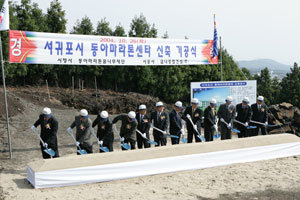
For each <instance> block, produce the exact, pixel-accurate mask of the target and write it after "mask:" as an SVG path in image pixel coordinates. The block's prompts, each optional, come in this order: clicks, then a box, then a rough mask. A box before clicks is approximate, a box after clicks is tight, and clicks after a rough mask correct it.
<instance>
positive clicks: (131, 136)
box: [112, 114, 137, 150]
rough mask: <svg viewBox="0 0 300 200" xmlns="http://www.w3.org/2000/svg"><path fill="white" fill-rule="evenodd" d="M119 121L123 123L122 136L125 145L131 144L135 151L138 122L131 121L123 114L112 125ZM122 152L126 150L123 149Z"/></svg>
mask: <svg viewBox="0 0 300 200" xmlns="http://www.w3.org/2000/svg"><path fill="white" fill-rule="evenodd" d="M119 120H121V121H122V124H121V129H120V136H121V137H124V142H125V143H130V149H131V150H133V149H135V143H136V127H137V121H129V118H128V116H127V115H126V114H122V115H119V116H117V117H115V118H114V120H113V121H112V123H113V124H115V123H117V122H118V121H119ZM122 150H125V149H124V148H123V147H122Z"/></svg>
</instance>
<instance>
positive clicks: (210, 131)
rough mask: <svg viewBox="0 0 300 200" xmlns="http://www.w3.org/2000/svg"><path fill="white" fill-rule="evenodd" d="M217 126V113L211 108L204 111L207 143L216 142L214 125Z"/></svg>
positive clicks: (208, 107)
mask: <svg viewBox="0 0 300 200" xmlns="http://www.w3.org/2000/svg"><path fill="white" fill-rule="evenodd" d="M215 124H216V111H215V110H214V108H212V107H211V106H207V107H206V108H205V110H204V137H205V140H206V141H207V142H209V141H213V140H214V137H213V136H214V125H215Z"/></svg>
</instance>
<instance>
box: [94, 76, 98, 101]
mask: <svg viewBox="0 0 300 200" xmlns="http://www.w3.org/2000/svg"><path fill="white" fill-rule="evenodd" d="M95 89H96V98H97V97H98V94H97V93H98V91H97V77H96V76H95Z"/></svg>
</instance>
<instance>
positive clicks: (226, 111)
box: [218, 96, 235, 140]
mask: <svg viewBox="0 0 300 200" xmlns="http://www.w3.org/2000/svg"><path fill="white" fill-rule="evenodd" d="M232 101H233V99H232V97H231V96H228V97H226V99H225V103H224V104H221V105H220V108H219V110H218V118H219V123H218V124H219V126H220V128H221V140H226V139H231V126H232V124H233V120H234V117H235V107H234V106H233V105H232ZM227 124H228V125H227Z"/></svg>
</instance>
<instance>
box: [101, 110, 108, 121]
mask: <svg viewBox="0 0 300 200" xmlns="http://www.w3.org/2000/svg"><path fill="white" fill-rule="evenodd" d="M100 117H101V118H102V119H106V118H108V112H107V111H105V110H103V111H102V112H101V113H100Z"/></svg>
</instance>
